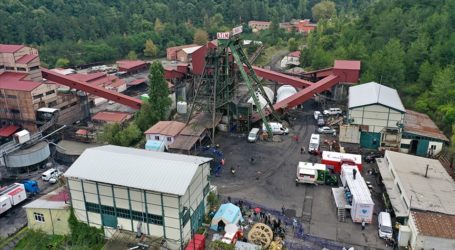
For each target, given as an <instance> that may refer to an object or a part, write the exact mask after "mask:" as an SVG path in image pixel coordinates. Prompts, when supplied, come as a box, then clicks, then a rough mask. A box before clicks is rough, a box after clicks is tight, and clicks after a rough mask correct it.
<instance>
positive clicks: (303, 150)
mask: <svg viewBox="0 0 455 250" xmlns="http://www.w3.org/2000/svg"><path fill="white" fill-rule="evenodd" d="M303 153H305V147H304V146H302V147H301V148H300V154H301V155H303Z"/></svg>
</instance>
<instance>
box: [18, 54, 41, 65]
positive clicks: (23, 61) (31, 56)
mask: <svg viewBox="0 0 455 250" xmlns="http://www.w3.org/2000/svg"><path fill="white" fill-rule="evenodd" d="M37 57H38V55H34V54H29V55H24V56H22V57H21V58H19V59H18V60H17V61H16V63H20V64H27V63H29V62H31V61H32V60H33V59H35V58H37Z"/></svg>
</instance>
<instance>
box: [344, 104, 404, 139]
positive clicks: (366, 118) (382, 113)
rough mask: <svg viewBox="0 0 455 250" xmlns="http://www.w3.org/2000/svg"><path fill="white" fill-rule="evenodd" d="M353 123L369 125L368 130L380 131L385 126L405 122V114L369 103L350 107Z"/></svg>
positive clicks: (393, 126) (393, 125)
mask: <svg viewBox="0 0 455 250" xmlns="http://www.w3.org/2000/svg"><path fill="white" fill-rule="evenodd" d="M349 119H352V120H353V121H351V122H350V123H351V124H357V125H368V127H369V128H368V132H376V133H380V132H381V131H382V130H383V129H384V128H385V127H388V128H397V122H399V123H401V124H402V123H403V119H404V114H403V113H400V112H398V111H396V110H394V109H391V108H388V107H385V106H382V105H378V104H375V105H369V106H364V107H356V108H352V109H349Z"/></svg>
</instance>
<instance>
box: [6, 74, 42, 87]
mask: <svg viewBox="0 0 455 250" xmlns="http://www.w3.org/2000/svg"><path fill="white" fill-rule="evenodd" d="M26 76H27V74H26V73H17V72H3V73H1V74H0V89H10V90H18V91H32V90H34V89H35V88H37V87H38V86H40V85H41V83H39V82H34V81H30V80H24V79H25V77H26Z"/></svg>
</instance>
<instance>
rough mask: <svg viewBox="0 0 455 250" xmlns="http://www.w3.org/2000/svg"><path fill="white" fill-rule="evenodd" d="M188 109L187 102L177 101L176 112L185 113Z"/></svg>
mask: <svg viewBox="0 0 455 250" xmlns="http://www.w3.org/2000/svg"><path fill="white" fill-rule="evenodd" d="M187 111H188V104H187V103H186V102H182V101H180V102H177V113H179V114H186V112H187Z"/></svg>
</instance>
